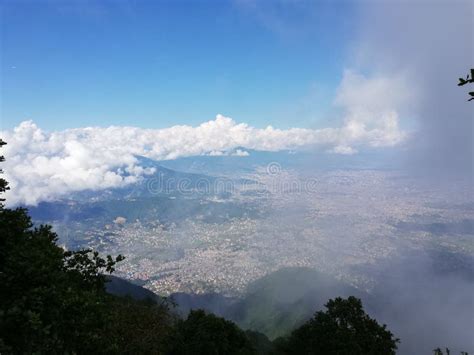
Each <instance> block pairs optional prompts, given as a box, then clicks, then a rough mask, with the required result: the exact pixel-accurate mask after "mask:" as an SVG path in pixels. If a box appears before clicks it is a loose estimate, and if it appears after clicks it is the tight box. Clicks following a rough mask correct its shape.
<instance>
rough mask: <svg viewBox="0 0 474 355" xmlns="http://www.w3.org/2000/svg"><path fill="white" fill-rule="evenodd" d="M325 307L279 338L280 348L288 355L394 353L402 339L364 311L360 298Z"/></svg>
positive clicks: (348, 299)
mask: <svg viewBox="0 0 474 355" xmlns="http://www.w3.org/2000/svg"><path fill="white" fill-rule="evenodd" d="M326 308H327V310H326V311H325V312H324V311H319V312H317V313H316V314H315V315H314V317H313V318H311V319H310V320H309V321H308V322H306V323H305V324H303V325H302V326H301V327H300V328H298V329H296V330H294V331H293V332H292V333H291V335H290V336H289V337H288V339H279V340H278V341H277V345H278V347H279V349H281V351H282V352H283V353H286V354H341V355H342V354H348V355H349V354H351V355H354V354H361V355H362V354H365V355H367V354H374V355H375V354H395V351H396V349H397V342H398V341H399V340H398V339H395V338H394V336H393V334H392V333H391V332H390V331H389V330H387V328H386V326H385V325H383V326H381V325H379V324H378V323H377V321H375V320H374V319H372V318H370V317H369V316H368V315H367V314H366V313H365V312H364V310H363V308H362V302H361V301H360V299H358V298H355V297H353V296H350V297H349V298H347V299H342V298H339V297H338V298H336V299H334V300H329V302H328V303H327V304H326Z"/></svg>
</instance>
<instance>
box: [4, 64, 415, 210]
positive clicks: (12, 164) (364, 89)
mask: <svg viewBox="0 0 474 355" xmlns="http://www.w3.org/2000/svg"><path fill="white" fill-rule="evenodd" d="M399 85H400V86H403V83H402V82H399ZM389 87H392V88H393V83H392V82H391V80H390V79H386V78H385V79H384V78H377V77H374V78H366V77H364V76H362V75H359V74H356V73H353V72H351V71H346V72H345V74H344V78H343V81H342V82H341V85H340V87H339V90H338V93H337V97H336V100H335V102H336V104H337V105H339V106H341V107H342V109H343V112H344V113H345V116H344V117H345V118H344V119H343V120H342V121H343V123H342V125H341V126H340V127H337V128H321V129H307V128H290V129H286V130H282V129H276V128H273V127H272V126H268V127H266V128H263V129H260V128H255V127H252V126H249V125H248V124H245V123H237V122H235V121H234V120H233V119H231V118H228V117H224V116H222V115H217V117H216V118H215V119H214V120H211V121H208V122H204V123H202V124H200V125H199V126H197V127H192V126H187V125H181V126H173V127H170V128H165V129H142V128H137V127H117V126H111V127H107V128H101V127H87V128H77V129H67V130H64V131H56V132H45V131H43V130H41V129H40V128H39V127H38V126H37V125H36V124H35V123H34V122H33V121H24V122H22V123H21V124H19V125H18V126H17V127H16V128H14V129H13V131H4V132H1V133H0V134H1V137H2V138H3V139H4V140H5V141H6V142H7V143H8V144H7V145H6V146H5V151H4V153H5V157H6V158H7V160H6V162H5V164H4V170H5V172H6V178H7V180H8V181H9V182H10V186H11V188H12V189H11V190H10V191H9V192H8V194H7V196H6V198H7V203H8V204H9V205H17V204H26V205H35V204H37V203H38V202H41V201H45V200H52V199H55V198H58V197H61V196H64V195H66V194H67V193H70V192H74V191H81V190H86V189H91V190H99V189H106V188H113V187H119V186H124V185H126V184H130V183H135V182H137V181H139V180H140V179H142V178H143V177H144V176H146V175H148V174H151V173H153V170H152V169H147V168H144V167H142V166H140V164H139V161H138V159H137V156H145V157H148V158H151V159H155V160H168V159H176V158H180V157H187V156H197V155H226V154H231V155H237V156H245V155H247V154H248V152H247V151H246V150H245V149H252V150H260V151H279V150H287V149H291V150H298V149H314V148H319V149H322V150H326V151H328V152H332V153H337V154H354V153H356V152H357V149H358V148H360V147H366V148H367V147H368V148H370V147H387V146H394V145H397V144H399V143H400V142H402V141H403V139H404V138H405V136H406V134H405V133H404V132H403V131H402V130H401V129H400V127H399V118H398V114H397V111H396V106H397V105H399V103H400V102H398V101H403V98H397V99H396V100H394V97H392V99H390V100H389V101H387V100H385V101H383V100H382V98H381V100H378V101H377V100H373V95H378V96H380V94H379V92H384V91H385V92H386V91H387V90H389ZM371 98H372V99H371Z"/></svg>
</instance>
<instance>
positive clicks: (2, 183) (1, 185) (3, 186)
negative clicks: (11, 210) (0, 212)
mask: <svg viewBox="0 0 474 355" xmlns="http://www.w3.org/2000/svg"><path fill="white" fill-rule="evenodd" d="M5 144H7V143H5V142H4V141H3V140H2V139H0V148H1V147H3V146H4V145H5ZM3 161H5V157H4V156H3V155H0V163H1V162H3ZM0 174H3V170H2V169H0ZM9 189H10V188H9V187H8V182H7V181H6V180H5V179H4V178H0V193H3V192H5V191H6V190H9ZM3 201H5V199H4V198H0V209H2V208H3Z"/></svg>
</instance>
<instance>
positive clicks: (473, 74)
mask: <svg viewBox="0 0 474 355" xmlns="http://www.w3.org/2000/svg"><path fill="white" fill-rule="evenodd" d="M472 83H474V69H471V74H470V77H469V74H467V76H466V79H464V78H459V83H458V86H463V85H466V84H472ZM469 96H471V98H470V99H469V100H467V101H471V100H474V91H471V92H469Z"/></svg>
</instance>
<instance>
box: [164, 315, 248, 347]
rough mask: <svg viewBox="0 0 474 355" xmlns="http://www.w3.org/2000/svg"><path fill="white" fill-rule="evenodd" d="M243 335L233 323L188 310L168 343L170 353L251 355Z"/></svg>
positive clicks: (246, 339)
mask: <svg viewBox="0 0 474 355" xmlns="http://www.w3.org/2000/svg"><path fill="white" fill-rule="evenodd" d="M254 353H255V352H254V350H253V347H252V345H251V343H250V341H249V340H248V338H247V336H246V334H245V333H244V332H243V331H242V330H241V329H239V328H238V327H237V326H236V325H235V324H234V323H232V322H230V321H227V320H225V319H223V318H220V317H216V316H215V315H213V314H207V313H206V312H204V311H203V310H195V311H191V312H190V313H189V315H188V317H187V319H186V320H182V321H180V322H179V323H178V324H177V326H176V329H175V332H174V335H173V336H172V340H171V343H170V348H169V354H173V355H178V354H179V355H181V354H183V355H184V354H195V355H201V354H202V355H207V354H216V355H217V354H222V355H224V354H225V355H232V354H254Z"/></svg>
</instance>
